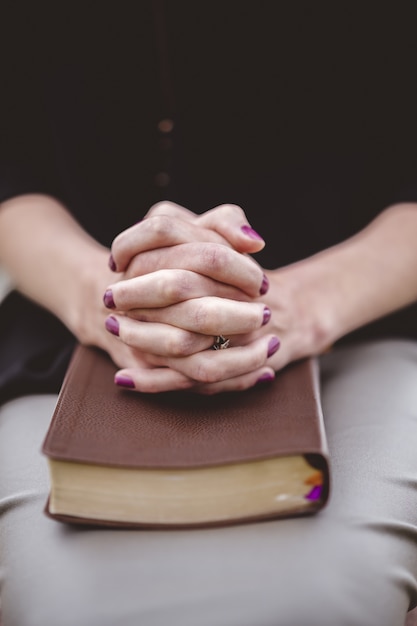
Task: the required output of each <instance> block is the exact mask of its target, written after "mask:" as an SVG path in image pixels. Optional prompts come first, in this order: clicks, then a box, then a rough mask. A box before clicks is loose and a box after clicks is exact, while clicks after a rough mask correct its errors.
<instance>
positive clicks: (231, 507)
mask: <svg viewBox="0 0 417 626" xmlns="http://www.w3.org/2000/svg"><path fill="white" fill-rule="evenodd" d="M115 371H116V367H115V365H114V364H113V363H112V361H111V360H110V359H109V357H108V356H107V355H106V354H104V353H103V352H101V351H99V350H96V349H94V348H87V347H83V346H77V348H76V349H75V352H74V354H73V357H72V360H71V363H70V366H69V368H68V371H67V374H66V377H65V380H64V382H63V385H62V388H61V392H60V395H59V398H58V402H57V405H56V408H55V412H54V415H53V418H52V421H51V424H50V427H49V430H48V433H47V435H46V438H45V441H44V443H43V447H42V451H43V453H44V454H45V455H46V456H47V458H48V465H49V471H50V495H49V499H48V502H47V504H46V508H45V511H46V513H47V515H49V516H50V517H53V518H54V519H57V520H60V521H64V522H78V523H83V524H85V523H89V524H95V525H107V526H108V525H110V526H127V527H129V526H133V527H141V526H144V527H153V528H155V527H166V526H170V527H195V526H210V525H219V524H220V525H221V524H230V523H242V522H250V521H255V520H261V519H270V518H278V517H283V516H285V517H287V516H292V515H304V514H312V513H316V512H317V511H319V510H320V509H321V508H322V507H323V506H324V505H325V503H326V501H327V499H328V495H329V460H328V452H327V443H326V437H325V431H324V426H323V416H322V410H321V405H320V393H319V380H318V363H317V361H316V360H315V359H313V358H311V359H310V358H309V359H304V360H300V361H298V362H295V363H292V364H291V365H289V366H287V367H286V368H285V369H284V370H282V371H281V372H278V373H277V376H276V379H275V380H274V381H273V382H272V383H268V384H261V385H258V386H256V387H254V388H252V389H250V390H247V391H241V392H227V393H221V394H217V395H214V396H201V395H198V394H195V393H192V392H182V391H181V392H179V391H178V392H166V393H160V394H140V393H136V392H132V391H128V390H125V389H120V388H118V387H117V386H116V385H115V384H114V382H113V377H114V373H115Z"/></svg>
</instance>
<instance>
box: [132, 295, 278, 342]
mask: <svg viewBox="0 0 417 626" xmlns="http://www.w3.org/2000/svg"><path fill="white" fill-rule="evenodd" d="M128 315H129V316H130V317H133V318H134V319H136V320H140V321H141V322H159V323H163V324H170V325H172V326H177V327H179V328H183V329H185V330H189V331H191V332H194V333H200V334H203V335H212V336H213V335H214V336H216V335H236V334H244V333H250V332H252V331H254V330H257V329H258V328H261V326H264V325H265V324H267V323H268V322H269V320H270V318H271V311H270V309H269V308H268V307H266V306H265V305H264V304H262V303H261V302H236V301H235V300H227V299H225V298H217V297H212V296H208V297H201V298H194V299H192V300H186V301H184V302H179V303H178V304H173V305H171V306H169V307H163V308H155V309H132V310H131V311H129V313H128Z"/></svg>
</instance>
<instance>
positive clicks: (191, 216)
mask: <svg viewBox="0 0 417 626" xmlns="http://www.w3.org/2000/svg"><path fill="white" fill-rule="evenodd" d="M155 215H169V216H170V217H176V218H179V219H183V220H187V221H189V222H191V221H193V220H195V218H196V216H197V214H196V213H194V211H190V210H189V209H186V208H185V207H183V206H181V205H180V204H177V203H176V202H170V201H169V200H162V202H157V203H156V204H154V205H153V206H151V208H150V209H149V211H148V212H147V213H146V215H145V217H144V219H148V218H149V217H155Z"/></svg>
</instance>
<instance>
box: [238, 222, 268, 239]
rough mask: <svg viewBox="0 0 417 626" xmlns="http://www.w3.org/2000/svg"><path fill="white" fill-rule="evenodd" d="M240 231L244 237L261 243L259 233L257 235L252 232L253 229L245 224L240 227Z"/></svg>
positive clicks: (254, 231)
mask: <svg viewBox="0 0 417 626" xmlns="http://www.w3.org/2000/svg"><path fill="white" fill-rule="evenodd" d="M240 230H241V231H242V232H243V233H245V235H247V236H248V237H250V239H258V240H260V241H263V238H262V237H261V236H260V235H259V233H257V232H256V230H253V228H251V227H250V226H247V225H246V224H245V225H244V226H242V228H241V229H240Z"/></svg>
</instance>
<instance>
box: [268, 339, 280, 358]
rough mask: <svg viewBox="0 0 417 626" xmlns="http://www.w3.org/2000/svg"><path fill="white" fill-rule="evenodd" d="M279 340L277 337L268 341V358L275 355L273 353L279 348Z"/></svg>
mask: <svg viewBox="0 0 417 626" xmlns="http://www.w3.org/2000/svg"><path fill="white" fill-rule="evenodd" d="M280 343H281V342H280V340H279V339H278V337H272V339H270V340H269V344H268V358H269V357H270V356H272V355H273V354H275V352H276V351H277V350H278V348H279V346H280Z"/></svg>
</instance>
